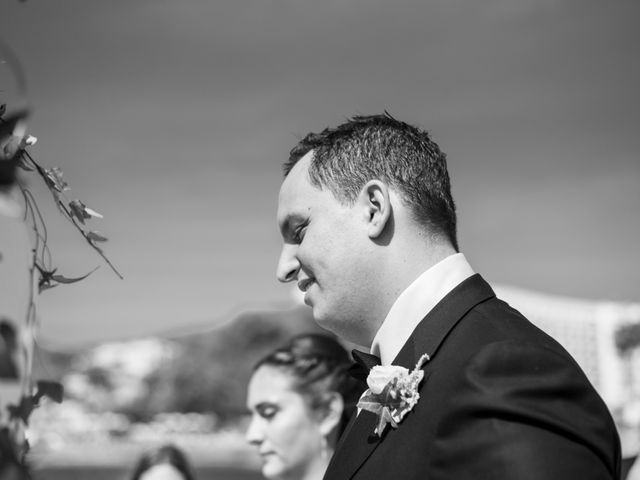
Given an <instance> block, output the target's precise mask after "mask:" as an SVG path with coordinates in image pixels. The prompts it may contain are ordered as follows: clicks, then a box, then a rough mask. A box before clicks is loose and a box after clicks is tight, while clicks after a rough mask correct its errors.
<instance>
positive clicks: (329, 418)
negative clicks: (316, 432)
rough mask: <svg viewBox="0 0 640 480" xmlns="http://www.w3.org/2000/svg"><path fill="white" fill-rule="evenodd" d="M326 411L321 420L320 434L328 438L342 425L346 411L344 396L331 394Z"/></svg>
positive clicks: (335, 393)
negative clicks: (343, 413) (341, 420)
mask: <svg viewBox="0 0 640 480" xmlns="http://www.w3.org/2000/svg"><path fill="white" fill-rule="evenodd" d="M329 395H330V398H329V399H328V401H327V406H326V409H325V411H324V416H323V417H322V419H321V420H320V433H322V435H324V436H325V437H326V436H328V435H329V434H330V433H331V432H333V430H334V429H335V428H336V427H337V426H338V425H339V424H340V419H341V418H342V412H343V411H344V400H343V399H342V395H340V394H339V393H337V392H331V393H330V394H329Z"/></svg>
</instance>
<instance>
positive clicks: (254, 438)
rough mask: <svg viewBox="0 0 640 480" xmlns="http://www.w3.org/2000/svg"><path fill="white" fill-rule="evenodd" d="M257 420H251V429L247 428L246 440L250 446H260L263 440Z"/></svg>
mask: <svg viewBox="0 0 640 480" xmlns="http://www.w3.org/2000/svg"><path fill="white" fill-rule="evenodd" d="M257 423H258V422H256V420H255V418H253V419H251V423H250V424H249V428H247V433H246V434H245V438H246V440H247V443H249V444H250V445H260V444H261V443H262V440H263V436H262V432H261V430H260V428H259V427H258V425H257Z"/></svg>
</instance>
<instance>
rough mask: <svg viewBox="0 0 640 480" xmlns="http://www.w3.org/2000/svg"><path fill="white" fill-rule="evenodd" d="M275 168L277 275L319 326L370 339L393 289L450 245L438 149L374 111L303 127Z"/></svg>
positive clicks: (447, 195) (449, 209)
mask: <svg viewBox="0 0 640 480" xmlns="http://www.w3.org/2000/svg"><path fill="white" fill-rule="evenodd" d="M284 170H285V172H284V173H285V179H284V181H283V183H282V186H281V188H280V194H279V197H278V225H279V228H280V231H281V234H282V238H283V241H284V245H283V248H282V252H281V255H280V260H279V262H278V268H277V276H278V279H279V280H280V281H282V282H292V281H296V282H297V283H298V287H299V289H300V290H301V291H302V292H304V295H305V297H304V300H305V303H307V304H308V305H310V306H311V307H312V309H313V316H314V319H315V320H316V321H317V322H318V323H319V324H320V325H322V326H323V327H325V328H327V329H328V330H330V331H332V332H334V333H336V334H338V335H339V336H340V337H342V338H344V339H347V340H349V341H351V342H353V343H356V344H359V345H370V344H371V341H372V339H373V337H374V336H375V333H376V331H377V330H378V328H379V327H380V325H381V324H382V321H383V320H384V317H385V315H386V313H387V312H388V311H389V309H390V307H391V305H392V304H393V302H394V301H395V300H396V298H397V296H398V295H399V294H400V293H401V292H402V291H403V290H404V289H405V288H406V287H407V286H408V285H409V284H411V282H412V281H413V280H414V279H415V278H417V277H418V276H419V275H420V274H421V273H422V272H424V271H425V270H426V269H428V268H430V267H431V266H433V265H435V264H436V263H438V262H439V261H440V260H442V259H444V258H446V257H447V256H449V255H451V254H454V253H456V252H457V251H458V242H457V239H456V213H455V205H454V202H453V199H452V197H451V188H450V182H449V175H448V173H447V165H446V158H445V155H444V153H442V152H441V151H440V149H439V147H438V145H437V144H436V143H434V142H433V141H432V139H431V138H430V136H429V134H428V133H427V132H425V131H423V130H420V129H418V128H416V127H413V126H411V125H408V124H406V123H404V122H401V121H398V120H396V119H394V118H393V117H391V116H390V115H388V114H384V115H374V116H367V117H354V118H352V119H350V120H349V121H347V122H346V123H344V124H342V125H340V126H338V127H336V128H328V129H325V130H324V131H322V132H321V133H319V134H315V133H310V134H309V135H307V136H306V137H305V138H304V139H303V140H302V141H300V142H299V143H298V145H297V146H296V147H295V148H294V149H293V150H292V151H291V154H290V157H289V161H288V162H287V163H286V164H285V166H284Z"/></svg>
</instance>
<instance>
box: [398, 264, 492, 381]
mask: <svg viewBox="0 0 640 480" xmlns="http://www.w3.org/2000/svg"><path fill="white" fill-rule="evenodd" d="M493 297H495V293H494V292H493V289H492V288H491V287H490V286H489V284H488V283H487V282H485V281H484V279H483V278H482V277H481V276H480V275H479V274H477V273H476V274H475V275H472V276H471V277H469V278H467V279H466V280H465V281H463V282H462V283H461V284H460V285H458V286H457V287H456V288H454V289H453V290H452V291H451V292H449V294H447V296H446V297H444V298H443V299H442V300H441V301H440V302H439V303H438V304H437V305H436V306H435V307H433V309H432V310H431V311H430V312H429V313H428V314H427V315H426V316H425V317H424V318H423V319H422V321H421V322H420V323H419V324H418V326H417V327H416V329H415V330H414V331H413V333H412V334H411V337H409V340H407V342H406V343H405V344H404V346H403V347H402V349H401V350H400V353H398V355H397V356H396V358H395V359H394V361H393V365H401V366H403V367H406V368H408V369H410V370H411V369H413V368H414V367H415V364H416V362H417V361H418V359H419V358H420V357H421V356H422V355H423V354H425V353H427V354H428V355H429V357H430V358H433V357H434V355H435V354H436V353H437V351H438V348H439V347H440V345H441V344H442V342H443V341H444V339H445V338H446V336H447V335H448V334H449V332H450V331H451V330H452V329H453V328H454V327H455V326H456V324H457V323H458V322H459V321H460V320H462V318H463V317H464V316H465V315H466V314H467V312H469V310H471V309H472V308H474V307H475V306H476V305H478V304H479V303H481V302H484V301H485V300H488V299H490V298H493ZM428 365H429V364H428V363H427V366H428Z"/></svg>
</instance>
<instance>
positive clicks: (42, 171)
mask: <svg viewBox="0 0 640 480" xmlns="http://www.w3.org/2000/svg"><path fill="white" fill-rule="evenodd" d="M24 153H25V155H26V156H27V158H28V159H29V160H30V161H31V163H32V164H33V166H34V167H35V168H36V170H37V172H38V173H39V174H40V176H41V177H42V178H43V179H45V184H46V185H47V188H49V191H50V192H51V195H52V196H53V199H54V202H55V204H56V206H57V207H58V210H60V211H61V212H62V213H63V216H64V217H66V218H67V220H69V221H70V222H71V223H72V224H73V226H74V227H76V229H77V230H78V231H79V232H80V234H81V235H82V236H83V237H84V239H85V240H86V241H87V243H88V244H89V246H90V247H91V248H93V249H94V250H95V251H96V252H97V253H98V255H100V256H101V257H102V259H103V260H104V261H105V262H106V264H107V265H109V267H110V268H111V270H113V272H114V273H115V274H116V275H117V276H118V278H120V279H121V280H124V277H123V276H122V274H121V273H120V272H119V271H118V269H117V268H116V267H115V266H114V265H113V263H111V261H110V260H109V259H108V258H107V256H106V255H105V254H104V252H103V251H102V249H101V248H100V247H98V246H97V245H96V244H95V243H94V242H93V240H91V238H89V236H88V235H87V232H85V230H84V229H83V228H82V227H81V226H80V225H79V224H78V222H77V221H76V220H75V219H74V218H73V215H72V214H71V212H70V211H69V210H68V209H67V207H66V205H65V204H64V203H63V202H62V201H61V200H60V198H59V196H58V195H57V194H56V193H54V192H53V190H52V187H51V186H49V184H48V183H47V181H46V178H47V172H46V171H45V169H44V168H42V167H41V166H40V165H39V164H38V162H36V161H35V160H34V159H33V157H32V156H31V155H30V154H29V152H27V151H26V150H24ZM60 193H61V194H62V192H60Z"/></svg>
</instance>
